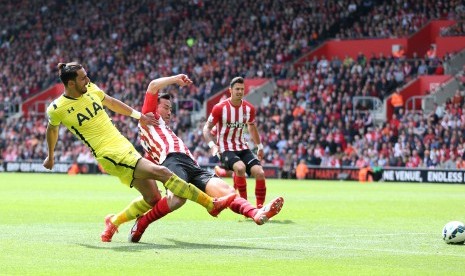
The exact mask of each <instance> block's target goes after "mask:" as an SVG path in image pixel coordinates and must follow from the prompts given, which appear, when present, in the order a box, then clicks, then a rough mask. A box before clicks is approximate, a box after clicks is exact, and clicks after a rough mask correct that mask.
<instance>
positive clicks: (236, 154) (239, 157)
mask: <svg viewBox="0 0 465 276" xmlns="http://www.w3.org/2000/svg"><path fill="white" fill-rule="evenodd" d="M239 161H242V162H244V164H245V171H246V172H247V174H248V175H251V174H250V170H251V169H252V167H253V166H255V165H260V161H258V159H257V157H256V156H255V155H254V154H253V153H252V151H251V150H249V149H246V150H241V151H225V152H223V153H222V154H221V163H223V166H224V167H225V168H226V169H228V170H231V171H233V170H234V169H233V166H234V164H235V163H236V162H239Z"/></svg>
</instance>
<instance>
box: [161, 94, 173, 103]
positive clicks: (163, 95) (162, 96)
mask: <svg viewBox="0 0 465 276" xmlns="http://www.w3.org/2000/svg"><path fill="white" fill-rule="evenodd" d="M160 99H165V100H168V101H171V94H169V93H167V92H158V102H160Z"/></svg>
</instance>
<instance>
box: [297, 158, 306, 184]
mask: <svg viewBox="0 0 465 276" xmlns="http://www.w3.org/2000/svg"><path fill="white" fill-rule="evenodd" d="M308 171H309V170H308V167H307V164H306V163H305V159H301V160H300V162H299V165H297V167H296V168H295V174H296V177H297V179H300V180H302V179H305V178H306V177H307V173H308Z"/></svg>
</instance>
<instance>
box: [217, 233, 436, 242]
mask: <svg viewBox="0 0 465 276" xmlns="http://www.w3.org/2000/svg"><path fill="white" fill-rule="evenodd" d="M426 234H429V233H412V232H408V233H388V234H357V235H354V234H347V235H331V236H325V235H305V236H277V237H256V238H233V239H215V241H221V242H222V241H247V240H249V241H254V240H283V239H295V238H345V237H384V236H403V235H426Z"/></svg>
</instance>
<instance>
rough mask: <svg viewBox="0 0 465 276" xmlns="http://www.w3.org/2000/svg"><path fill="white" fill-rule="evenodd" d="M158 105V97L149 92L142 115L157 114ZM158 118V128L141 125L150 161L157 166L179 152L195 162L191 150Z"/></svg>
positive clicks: (142, 139) (145, 148)
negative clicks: (169, 155) (167, 157)
mask: <svg viewBox="0 0 465 276" xmlns="http://www.w3.org/2000/svg"><path fill="white" fill-rule="evenodd" d="M157 105H158V98H157V95H156V94H155V95H153V94H150V93H148V92H147V93H146V94H145V100H144V106H143V107H142V113H144V114H145V113H149V112H152V113H154V114H156V111H157ZM157 115H158V114H157ZM156 117H157V119H158V123H159V125H158V126H141V125H140V124H139V131H140V140H141V141H140V143H141V145H142V147H143V148H144V151H145V153H146V156H148V157H149V158H148V159H149V160H150V161H152V162H154V163H155V164H161V163H163V161H165V159H166V156H167V155H168V154H170V153H173V152H178V153H184V154H186V155H187V156H189V157H190V158H192V160H194V161H195V159H194V157H193V156H192V154H191V152H190V150H189V148H188V147H187V146H186V145H185V144H184V142H183V141H182V140H181V138H179V137H178V136H176V134H174V132H173V131H172V130H171V128H170V127H169V126H168V125H166V123H165V121H163V119H162V118H161V117H160V116H159V115H158V116H156Z"/></svg>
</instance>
